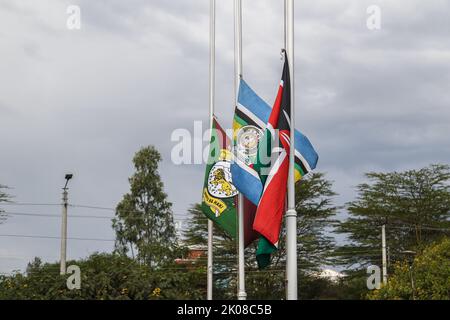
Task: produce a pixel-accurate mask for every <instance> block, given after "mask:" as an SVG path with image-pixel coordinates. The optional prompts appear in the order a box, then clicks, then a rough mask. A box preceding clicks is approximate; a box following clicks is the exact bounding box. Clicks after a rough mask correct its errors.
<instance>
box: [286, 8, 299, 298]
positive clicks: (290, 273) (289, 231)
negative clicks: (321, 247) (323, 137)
mask: <svg viewBox="0 0 450 320" xmlns="http://www.w3.org/2000/svg"><path fill="white" fill-rule="evenodd" d="M284 6H285V19H286V21H285V41H286V53H287V56H288V61H289V75H290V83H291V138H290V153H289V176H288V186H287V189H288V210H287V211H286V299H287V300H297V212H296V210H295V181H294V161H295V146H294V132H295V113H294V110H295V103H294V102H295V100H294V96H295V95H294V91H295V86H294V0H285V2H284Z"/></svg>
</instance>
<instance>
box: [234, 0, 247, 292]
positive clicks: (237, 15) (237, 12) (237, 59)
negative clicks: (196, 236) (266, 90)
mask: <svg viewBox="0 0 450 320" xmlns="http://www.w3.org/2000/svg"><path fill="white" fill-rule="evenodd" d="M234 72H235V80H234V92H235V99H234V102H235V106H237V101H238V90H239V80H240V78H241V76H242V2H241V0H234ZM244 249H245V248H244V196H243V195H242V194H241V193H239V196H238V292H237V296H238V299H239V300H246V299H247V293H246V292H245V260H244V258H245V257H244Z"/></svg>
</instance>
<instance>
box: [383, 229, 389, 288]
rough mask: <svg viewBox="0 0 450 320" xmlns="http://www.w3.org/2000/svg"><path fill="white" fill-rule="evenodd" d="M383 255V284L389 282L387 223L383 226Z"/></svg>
mask: <svg viewBox="0 0 450 320" xmlns="http://www.w3.org/2000/svg"><path fill="white" fill-rule="evenodd" d="M381 255H382V258H383V284H387V279H388V274H387V254H386V224H383V225H382V226H381Z"/></svg>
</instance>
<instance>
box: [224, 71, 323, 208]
mask: <svg viewBox="0 0 450 320" xmlns="http://www.w3.org/2000/svg"><path fill="white" fill-rule="evenodd" d="M271 112H272V108H271V107H270V106H269V105H268V104H267V103H266V102H265V101H264V100H262V99H261V98H260V97H259V96H258V95H257V94H256V93H255V92H254V91H253V89H252V88H251V87H250V86H249V85H248V84H247V83H246V82H245V81H244V80H243V79H241V80H240V82H239V92H238V103H237V106H236V109H235V114H234V119H233V141H234V145H235V146H236V152H237V155H238V156H237V157H235V159H234V162H233V163H232V165H231V172H232V175H233V181H234V185H235V186H236V188H237V189H238V190H239V191H240V192H242V193H243V194H244V195H245V196H246V197H247V198H248V199H249V200H250V201H251V202H253V203H254V204H255V205H258V203H259V199H260V197H261V194H262V189H263V186H262V183H261V180H260V177H259V175H258V174H256V173H255V171H254V170H253V169H252V167H253V164H254V163H255V161H256V153H257V145H258V141H257V140H260V139H261V137H262V136H263V130H265V129H266V124H267V122H268V120H269V116H270V113H271ZM252 136H253V137H254V138H253V141H252V139H251V137H252ZM238 140H240V141H243V142H242V143H240V141H238ZM240 145H241V146H240ZM249 148H250V151H245V149H249ZM318 158H319V157H318V155H317V153H316V151H315V150H314V147H313V146H312V144H311V142H310V141H309V140H308V138H307V137H306V136H305V135H303V134H302V133H301V132H300V131H298V130H295V164H294V169H295V170H294V174H295V182H297V181H298V180H300V179H301V178H302V177H304V176H305V175H306V174H308V172H310V171H311V170H313V169H314V168H315V167H316V164H317V161H318Z"/></svg>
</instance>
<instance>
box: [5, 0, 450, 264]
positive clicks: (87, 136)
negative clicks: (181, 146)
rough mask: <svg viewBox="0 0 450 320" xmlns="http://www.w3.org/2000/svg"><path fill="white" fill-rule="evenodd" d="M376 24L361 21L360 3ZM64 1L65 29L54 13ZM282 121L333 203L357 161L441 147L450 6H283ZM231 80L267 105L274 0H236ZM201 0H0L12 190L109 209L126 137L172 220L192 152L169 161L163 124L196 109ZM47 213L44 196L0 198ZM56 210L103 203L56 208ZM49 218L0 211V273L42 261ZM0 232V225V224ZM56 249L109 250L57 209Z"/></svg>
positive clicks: (186, 192)
mask: <svg viewBox="0 0 450 320" xmlns="http://www.w3.org/2000/svg"><path fill="white" fill-rule="evenodd" d="M372 4H374V5H378V6H379V8H380V9H381V29H380V30H369V29H368V28H367V26H366V20H367V18H368V16H369V15H368V14H367V12H366V10H367V7H368V6H369V5H372ZM69 5H78V6H79V7H80V9H81V29H80V30H69V29H68V28H67V26H66V22H67V19H68V17H69V15H68V14H67V13H66V10H67V7H68V6H69ZM295 6H296V7H295V41H296V43H295V79H296V82H295V89H296V91H295V93H296V110H297V111H296V123H297V127H298V128H300V129H301V130H302V131H303V132H304V133H305V134H306V135H307V136H308V137H309V138H310V140H311V141H312V143H313V144H314V145H315V147H316V149H317V151H318V153H319V155H320V160H319V164H318V170H320V171H323V172H326V173H327V177H328V178H329V179H332V180H334V181H335V184H334V187H335V190H336V191H337V192H338V193H339V194H340V195H339V196H338V197H337V198H336V203H337V204H342V203H345V202H346V201H349V200H351V199H352V197H353V195H354V194H353V190H354V186H355V185H356V184H358V183H359V182H361V181H362V179H363V173H364V172H367V171H372V170H381V171H390V170H403V169H409V168H417V167H420V166H425V165H427V164H430V163H437V162H444V163H445V162H447V163H448V162H449V159H450V141H449V137H450V125H449V124H450V87H449V83H450V41H449V38H450V20H449V19H448V16H449V13H450V3H449V2H448V1H447V0H430V1H421V0H397V1H378V0H370V1H366V0H316V1H296V4H295ZM243 20H244V21H243V42H244V45H243V63H244V68H243V69H244V70H243V73H244V78H245V79H246V80H247V82H248V83H249V84H250V85H251V86H252V87H253V88H254V89H255V90H256V91H257V92H258V93H259V94H260V95H261V96H262V97H263V98H264V99H265V100H266V101H267V102H268V103H269V104H272V102H273V99H274V95H275V92H276V88H277V83H278V81H279V78H280V75H281V67H282V61H281V60H280V49H281V48H282V47H283V2H282V1H281V0H280V1H273V0H258V1H246V0H244V1H243ZM208 26H209V1H208V0H177V1H175V0H172V1H163V0H152V1H148V0H128V1H119V0H70V1H66V0H1V1H0V137H1V148H0V184H6V185H8V186H9V187H11V189H10V190H9V192H10V193H11V194H12V195H13V196H14V200H15V201H17V202H19V203H40V204H58V203H60V201H61V200H60V199H61V188H62V186H63V184H64V174H65V173H66V172H69V171H70V172H73V173H74V179H73V181H71V182H70V195H69V199H70V202H71V203H72V204H78V205H88V206H101V207H108V208H112V207H114V206H115V205H116V204H117V202H118V201H120V199H121V197H122V195H123V194H124V193H125V192H127V191H128V181H127V178H128V177H129V176H130V175H131V174H132V172H133V167H132V164H131V159H132V157H133V154H134V152H136V151H137V150H138V149H139V148H140V147H141V146H146V145H150V144H151V145H154V146H156V147H157V148H158V149H159V150H160V152H161V153H162V155H163V158H164V160H163V162H162V164H161V167H160V172H161V175H162V177H163V180H164V183H165V190H166V192H167V193H168V196H169V199H170V201H172V202H173V209H174V213H175V214H176V218H177V219H183V215H185V213H186V210H187V208H188V207H189V205H190V204H192V203H195V202H198V201H200V200H201V185H202V178H203V170H204V166H203V165H182V166H177V165H174V164H173V163H172V162H171V160H170V154H171V149H172V147H173V146H174V142H172V141H171V139H170V137H171V133H172V132H173V130H174V129H177V128H185V129H187V130H189V131H190V132H193V126H194V121H196V120H200V121H203V122H204V126H205V128H206V125H207V120H208V113H207V110H208V45H209V44H208V40H209V34H208ZM216 47H217V69H216V73H217V79H216V81H217V86H216V88H217V92H216V113H217V115H218V117H219V120H220V121H221V122H222V124H223V125H224V126H225V127H229V126H230V124H231V120H232V116H233V95H234V91H233V90H234V89H233V2H232V1H231V0H229V1H217V45H216ZM3 209H5V210H7V211H8V212H16V213H25V214H29V213H31V214H47V215H52V214H55V215H58V214H60V206H57V205H53V206H44V205H41V206H25V205H17V206H3ZM69 214H72V215H90V216H93V215H97V216H98V215H103V216H108V215H112V214H113V212H112V211H108V210H94V209H88V208H80V207H74V208H72V207H71V208H70V212H69ZM59 233H60V220H59V219H58V218H54V217H42V216H41V217H31V216H27V215H11V216H10V217H9V219H8V220H7V221H6V222H5V223H4V224H2V225H0V272H11V271H12V270H14V269H23V268H24V267H25V266H26V262H27V261H29V260H30V259H31V258H32V257H34V256H41V257H43V258H44V260H47V261H56V260H57V259H58V255H59V240H58V239H52V238H51V239H43V238H22V237H13V235H16V236H17V235H28V236H49V237H58V236H59ZM2 235H3V236H2ZM69 237H74V238H95V239H103V240H106V241H82V240H69V243H68V257H69V258H78V257H85V256H87V255H88V254H90V253H92V252H95V251H109V250H111V249H112V246H113V242H112V241H108V240H111V239H113V237H114V234H113V232H112V229H111V224H110V221H109V220H108V219H100V218H99V219H83V218H75V217H74V218H71V219H70V220H69Z"/></svg>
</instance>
